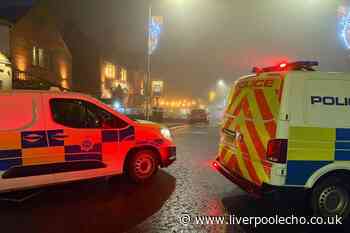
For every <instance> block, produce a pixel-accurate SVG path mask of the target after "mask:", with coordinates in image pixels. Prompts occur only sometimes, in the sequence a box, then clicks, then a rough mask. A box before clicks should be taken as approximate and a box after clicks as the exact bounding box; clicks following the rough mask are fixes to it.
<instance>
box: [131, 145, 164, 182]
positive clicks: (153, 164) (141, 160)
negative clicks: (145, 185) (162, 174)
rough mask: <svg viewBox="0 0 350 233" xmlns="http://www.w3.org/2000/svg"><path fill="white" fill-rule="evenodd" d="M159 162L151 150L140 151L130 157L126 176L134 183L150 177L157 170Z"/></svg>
mask: <svg viewBox="0 0 350 233" xmlns="http://www.w3.org/2000/svg"><path fill="white" fill-rule="evenodd" d="M158 166H159V162H158V159H157V156H156V154H155V153H154V152H153V151H151V150H140V151H138V152H136V153H135V154H133V155H132V157H131V159H130V160H129V163H128V170H127V171H128V175H129V177H130V178H131V180H132V181H134V182H136V183H140V182H143V181H145V180H147V179H149V178H150V177H152V176H153V175H154V174H155V173H156V172H157V170H158Z"/></svg>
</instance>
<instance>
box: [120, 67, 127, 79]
mask: <svg viewBox="0 0 350 233" xmlns="http://www.w3.org/2000/svg"><path fill="white" fill-rule="evenodd" d="M127 75H128V73H127V70H126V69H124V68H121V71H120V80H121V81H123V82H126V81H127Z"/></svg>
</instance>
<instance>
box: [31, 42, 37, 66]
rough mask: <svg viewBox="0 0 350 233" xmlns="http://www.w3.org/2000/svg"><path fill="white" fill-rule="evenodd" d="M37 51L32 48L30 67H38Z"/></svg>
mask: <svg viewBox="0 0 350 233" xmlns="http://www.w3.org/2000/svg"><path fill="white" fill-rule="evenodd" d="M37 51H38V49H37V47H35V46H34V47H33V51H32V54H33V56H32V65H33V66H37V65H38V55H37V53H38V52H37Z"/></svg>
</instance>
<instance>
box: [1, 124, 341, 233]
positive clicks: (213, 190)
mask: <svg viewBox="0 0 350 233" xmlns="http://www.w3.org/2000/svg"><path fill="white" fill-rule="evenodd" d="M174 140H175V142H176V144H177V146H178V156H177V161H176V162H175V163H174V164H173V165H172V166H170V167H169V168H167V169H162V170H160V171H159V172H158V174H157V175H156V176H155V177H154V178H153V179H152V180H150V181H148V182H146V183H145V184H142V185H136V184H130V183H129V182H128V181H127V179H125V178H123V177H113V178H111V179H108V180H107V179H104V178H101V179H96V180H90V181H83V182H78V183H72V184H68V185H60V186H54V187H50V188H46V189H42V193H39V195H37V196H34V197H32V198H30V199H29V200H26V201H24V202H22V203H9V202H5V201H0V224H1V230H2V231H4V232H21V233H22V232H26V233H29V232H33V233H48V232H49V233H51V232H52V233H56V232H57V233H62V232H65V233H71V232H72V233H73V232H74V233H77V232H86V233H93V232H94V233H95V232H98V233H104V232H108V233H109V232H111V233H112V232H113V233H115V232H129V233H140V232H142V233H157V232H159V233H162V232H164V233H165V232H167V233H168V232H191V233H192V232H235V233H237V232H245V233H260V232H261V233H263V232H283V233H289V232H290V233H292V232H293V233H294V232H297V233H299V232H300V233H313V232H315V233H316V232H329V233H336V232H346V231H345V230H343V229H335V228H328V227H324V226H322V227H315V226H311V225H309V226H307V225H303V226H302V225H299V226H290V225H281V226H271V225H260V226H258V227H257V228H255V227H254V226H252V225H242V224H241V225H227V226H226V225H194V224H189V225H187V226H184V225H181V224H180V222H179V216H180V215H181V214H184V213H185V214H190V215H191V216H196V215H200V216H202V215H218V216H220V215H225V214H232V215H235V216H237V217H253V216H275V215H276V214H278V215H280V216H289V215H292V214H294V215H296V216H298V215H299V216H304V215H306V214H307V213H306V212H305V209H306V208H305V203H304V202H303V201H302V199H300V198H299V196H296V195H288V197H284V196H283V197H280V198H279V200H275V199H272V198H266V199H261V200H257V199H254V198H251V197H249V196H248V195H246V194H245V193H244V192H242V191H241V190H240V189H239V188H238V187H237V186H235V185H234V184H232V183H230V182H229V181H228V180H227V179H226V178H224V177H223V176H221V175H220V174H218V173H217V172H216V171H214V170H213V169H212V168H211V166H210V160H212V159H213V158H215V154H216V152H217V145H218V140H219V135H218V128H216V127H210V126H209V127H208V126H192V127H189V128H185V129H181V130H177V131H176V132H175V133H174ZM1 197H5V196H4V195H1V196H0V198H1Z"/></svg>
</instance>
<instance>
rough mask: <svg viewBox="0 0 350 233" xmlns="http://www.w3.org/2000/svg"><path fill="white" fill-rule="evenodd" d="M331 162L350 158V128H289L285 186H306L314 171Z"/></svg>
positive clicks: (349, 159)
mask: <svg viewBox="0 0 350 233" xmlns="http://www.w3.org/2000/svg"><path fill="white" fill-rule="evenodd" d="M334 161H350V129H342V128H337V129H335V128H333V129H332V128H313V127H291V128H290V131H289V139H288V162H287V180H286V184H287V185H305V183H306V182H307V180H308V179H309V178H310V176H311V175H312V174H313V173H314V172H316V171H317V170H318V169H320V168H322V167H324V166H326V165H328V164H331V163H333V162H334Z"/></svg>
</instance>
